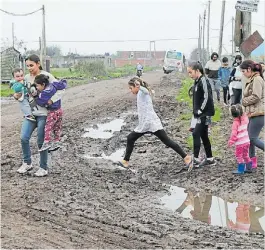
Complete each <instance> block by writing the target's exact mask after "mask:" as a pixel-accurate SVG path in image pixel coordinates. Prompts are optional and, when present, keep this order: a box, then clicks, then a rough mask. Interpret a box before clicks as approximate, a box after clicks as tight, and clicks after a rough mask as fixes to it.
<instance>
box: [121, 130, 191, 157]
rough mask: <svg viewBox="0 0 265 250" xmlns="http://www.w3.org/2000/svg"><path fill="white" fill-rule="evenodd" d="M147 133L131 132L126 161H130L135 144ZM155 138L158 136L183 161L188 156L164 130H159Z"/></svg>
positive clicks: (128, 138)
mask: <svg viewBox="0 0 265 250" xmlns="http://www.w3.org/2000/svg"><path fill="white" fill-rule="evenodd" d="M144 134H146V133H137V132H134V131H133V132H131V133H130V134H129V135H128V137H127V147H126V153H125V157H124V160H125V161H129V160H130V157H131V154H132V151H133V148H134V143H135V142H136V140H137V139H139V138H140V137H141V136H143V135H144ZM152 134H154V135H155V136H157V137H158V138H159V139H160V140H161V141H162V142H163V143H164V144H165V145H166V146H168V147H170V148H172V149H173V150H175V151H176V152H177V153H178V154H179V155H180V156H181V157H182V158H183V159H184V158H185V157H186V156H187V154H186V153H185V152H184V151H183V149H182V148H181V147H180V146H179V145H178V144H177V143H175V142H173V141H172V140H171V139H170V138H169V137H168V136H167V134H166V132H165V130H164V129H161V130H158V131H156V132H154V133H152Z"/></svg>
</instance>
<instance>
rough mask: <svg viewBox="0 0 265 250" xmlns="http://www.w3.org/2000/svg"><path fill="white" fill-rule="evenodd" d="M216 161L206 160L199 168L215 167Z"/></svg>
mask: <svg viewBox="0 0 265 250" xmlns="http://www.w3.org/2000/svg"><path fill="white" fill-rule="evenodd" d="M215 165H216V161H215V160H214V158H213V159H207V158H206V159H205V160H204V161H202V162H201V164H200V166H199V167H205V166H215Z"/></svg>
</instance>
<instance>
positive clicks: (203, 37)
mask: <svg viewBox="0 0 265 250" xmlns="http://www.w3.org/2000/svg"><path fill="white" fill-rule="evenodd" d="M205 19H206V9H205V10H204V13H203V28H202V62H203V64H205V43H204V40H205Z"/></svg>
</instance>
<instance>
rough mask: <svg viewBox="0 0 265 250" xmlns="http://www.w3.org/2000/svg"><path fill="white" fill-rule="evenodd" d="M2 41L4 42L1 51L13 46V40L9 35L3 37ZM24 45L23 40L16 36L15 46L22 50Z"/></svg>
mask: <svg viewBox="0 0 265 250" xmlns="http://www.w3.org/2000/svg"><path fill="white" fill-rule="evenodd" d="M1 43H2V46H1V51H3V50H6V49H8V48H11V47H13V41H11V40H10V39H9V38H7V37H5V38H1ZM23 45H24V41H23V40H19V39H18V38H17V37H14V47H15V49H16V50H20V49H21V48H23Z"/></svg>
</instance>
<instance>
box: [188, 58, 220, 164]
mask: <svg viewBox="0 0 265 250" xmlns="http://www.w3.org/2000/svg"><path fill="white" fill-rule="evenodd" d="M187 69H188V73H189V76H190V77H191V78H192V79H193V80H195V82H194V85H193V115H194V118H195V119H197V123H196V126H195V128H194V130H193V133H192V136H193V153H194V166H195V167H201V166H209V165H211V166H212V165H215V160H214V158H213V155H212V147H211V142H210V139H209V136H208V125H209V121H210V117H211V116H214V103H213V94H212V89H211V85H210V83H209V81H208V79H207V78H206V77H205V76H204V72H203V67H202V65H201V64H200V63H199V62H193V63H191V64H190V65H189V66H188V68H187ZM201 139H202V142H203V145H204V149H205V152H206V157H207V158H206V159H205V160H203V161H202V162H200V160H199V158H198V157H199V152H200V147H201Z"/></svg>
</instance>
